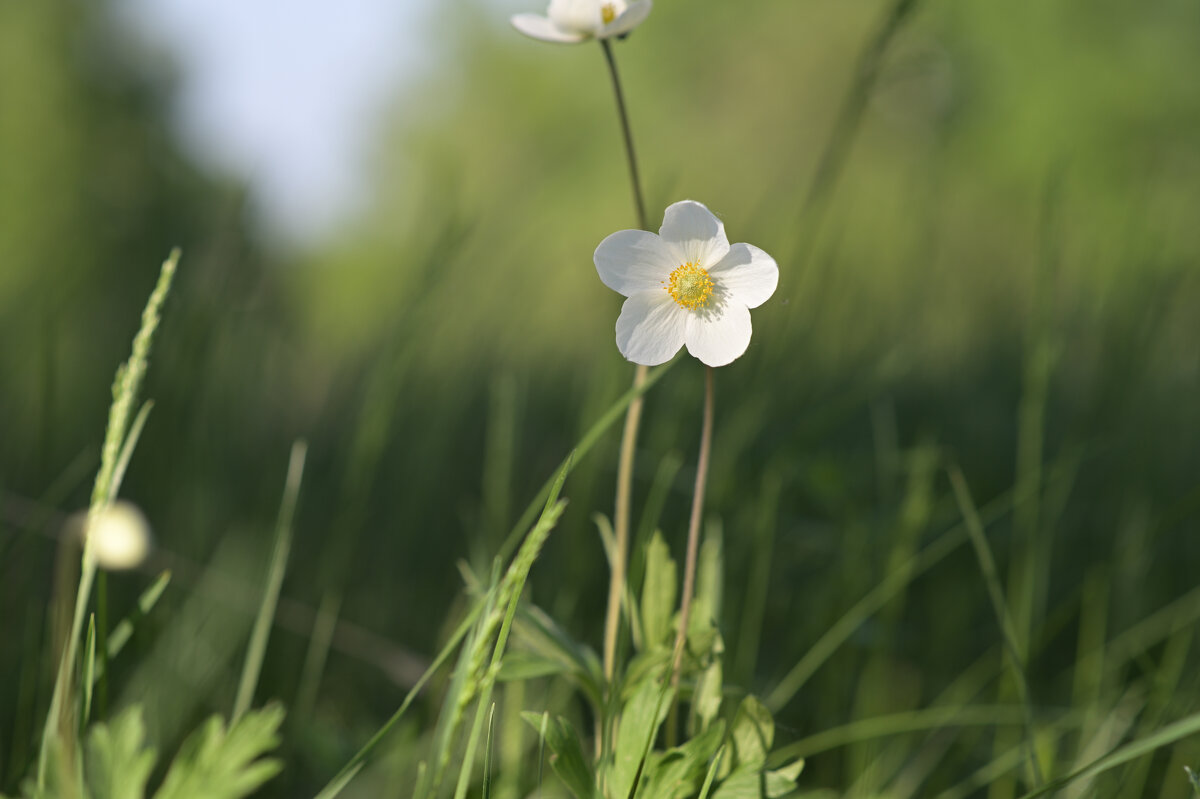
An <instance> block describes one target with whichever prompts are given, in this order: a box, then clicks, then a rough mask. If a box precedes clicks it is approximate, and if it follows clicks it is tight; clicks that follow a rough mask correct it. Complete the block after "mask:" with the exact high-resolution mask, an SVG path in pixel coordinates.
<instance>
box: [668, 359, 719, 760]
mask: <svg viewBox="0 0 1200 799" xmlns="http://www.w3.org/2000/svg"><path fill="white" fill-rule="evenodd" d="M712 428H713V368H712V367H711V366H708V367H705V371H704V421H703V423H702V425H701V428H700V457H699V459H698V460H697V462H696V488H695V491H693V493H692V516H691V518H690V519H689V520H688V539H687V558H686V560H685V561H684V566H683V598H682V599H681V600H680V605H679V631H678V632H676V633H675V650H674V654H673V656H672V663H671V687H672V688H678V687H679V676H680V672H681V671H682V668H683V650H684V647H685V645H686V643H687V630H688V621H689V620H690V618H691V615H692V594H693V593H694V591H695V588H696V556H697V553H698V552H699V551H700V518H701V517H702V516H703V515H704V488H705V484H706V483H707V482H708V458H709V452H710V451H711V450H712ZM675 696H676V701H678V693H676V695H675ZM677 707H678V705H677V704H673V705H672V706H671V722H670V723H669V724H668V726H667V737H668V741H669V745H674V740H673V739H674V736H675V717H676V708H677Z"/></svg>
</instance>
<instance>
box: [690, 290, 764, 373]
mask: <svg viewBox="0 0 1200 799" xmlns="http://www.w3.org/2000/svg"><path fill="white" fill-rule="evenodd" d="M750 333H751V328H750V309H749V308H747V307H746V306H745V305H742V304H741V303H740V302H738V301H737V300H733V301H732V302H730V301H728V300H727V301H725V302H722V303H721V304H719V305H717V306H715V307H713V308H710V309H709V310H707V311H706V312H704V313H689V314H688V315H687V330H686V331H685V332H684V341H685V342H686V343H687V348H688V352H690V353H691V354H692V355H694V356H696V357H697V358H699V359H700V360H701V362H703V363H705V364H707V365H708V366H724V365H725V364H727V363H731V362H732V361H734V360H735V359H736V358H738V357H740V356H741V354H742V353H744V352H745V351H746V348H747V347H749V346H750Z"/></svg>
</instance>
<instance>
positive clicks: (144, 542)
mask: <svg viewBox="0 0 1200 799" xmlns="http://www.w3.org/2000/svg"><path fill="white" fill-rule="evenodd" d="M80 523H81V524H82V526H83V530H84V531H86V535H87V537H88V538H89V539H90V541H91V545H92V549H91V552H92V557H93V558H95V560H96V563H97V564H98V565H99V566H100V567H101V568H103V569H108V570H110V571H121V570H124V569H132V568H133V567H135V566H137V565H138V564H140V563H141V562H142V561H143V560H145V559H146V556H147V555H148V554H149V553H150V525H149V524H148V523H147V522H146V517H145V516H143V515H142V512H141V511H140V510H138V509H137V506H135V505H133V504H132V503H130V502H125V501H122V500H118V501H117V502H114V503H113V504H112V505H109V506H108V507H106V508H103V509H101V510H100V511H99V512H98V513H96V514H94V515H92V516H90V517H89V516H88V515H87V513H86V511H85V512H84V513H83V515H82V517H81V518H80Z"/></svg>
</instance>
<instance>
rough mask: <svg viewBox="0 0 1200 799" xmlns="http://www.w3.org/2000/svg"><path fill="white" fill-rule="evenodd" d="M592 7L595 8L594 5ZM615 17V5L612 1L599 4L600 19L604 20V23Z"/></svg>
mask: <svg viewBox="0 0 1200 799" xmlns="http://www.w3.org/2000/svg"><path fill="white" fill-rule="evenodd" d="M592 8H595V6H592ZM616 18H617V7H616V6H615V5H613V4H612V3H605V4H604V5H602V6H600V19H602V20H604V24H605V25H607V24H608V23H610V22H612V21H613V20H614V19H616Z"/></svg>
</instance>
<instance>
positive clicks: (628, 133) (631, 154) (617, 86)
mask: <svg viewBox="0 0 1200 799" xmlns="http://www.w3.org/2000/svg"><path fill="white" fill-rule="evenodd" d="M600 47H601V49H603V50H604V60H605V61H607V62H608V74H609V75H610V76H611V77H612V85H613V94H615V95H616V97H617V114H618V115H619V116H620V117H621V133H623V134H624V136H625V156H626V158H627V160H628V161H629V182H630V183H631V184H632V185H633V204H634V206H635V208H636V210H637V221H638V227H640V228H641V229H642V230H648V229H649V227H648V226H647V224H646V204H645V202H643V201H642V181H641V179H640V178H639V177H638V166H637V152H636V151H635V149H634V147H633V132H632V129H631V128H630V127H629V114H628V112H626V110H625V93H624V92H623V91H622V90H621V77H620V75H618V74H617V61H616V59H615V58H614V57H613V51H612V44H611V43H610V42H609V40H608V39H601V40H600Z"/></svg>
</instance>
